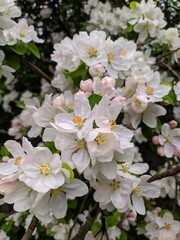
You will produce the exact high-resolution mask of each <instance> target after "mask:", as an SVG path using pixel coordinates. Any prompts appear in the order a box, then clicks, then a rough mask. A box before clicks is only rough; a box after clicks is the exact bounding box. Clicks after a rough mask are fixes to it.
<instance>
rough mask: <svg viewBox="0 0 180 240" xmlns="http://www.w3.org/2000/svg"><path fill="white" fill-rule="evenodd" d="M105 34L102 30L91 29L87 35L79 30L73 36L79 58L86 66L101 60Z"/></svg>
mask: <svg viewBox="0 0 180 240" xmlns="http://www.w3.org/2000/svg"><path fill="white" fill-rule="evenodd" d="M105 38H106V34H105V32H103V31H93V32H91V33H90V35H88V34H87V33H86V32H80V34H79V35H75V36H74V38H73V44H74V47H75V49H76V51H77V53H78V56H79V58H80V59H81V60H82V61H83V62H85V63H86V64H87V65H88V66H93V65H95V64H98V63H100V62H101V59H102V58H105V56H104V45H105Z"/></svg>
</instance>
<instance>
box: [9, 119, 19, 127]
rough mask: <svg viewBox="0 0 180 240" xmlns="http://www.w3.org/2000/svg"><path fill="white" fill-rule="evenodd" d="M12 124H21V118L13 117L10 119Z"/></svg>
mask: <svg viewBox="0 0 180 240" xmlns="http://www.w3.org/2000/svg"><path fill="white" fill-rule="evenodd" d="M11 123H12V126H13V127H15V126H21V120H20V119H19V118H14V119H13V120H12V121H11Z"/></svg>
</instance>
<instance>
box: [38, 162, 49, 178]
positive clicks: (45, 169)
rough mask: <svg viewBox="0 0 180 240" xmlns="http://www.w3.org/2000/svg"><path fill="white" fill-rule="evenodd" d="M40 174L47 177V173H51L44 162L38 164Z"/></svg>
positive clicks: (47, 164)
mask: <svg viewBox="0 0 180 240" xmlns="http://www.w3.org/2000/svg"><path fill="white" fill-rule="evenodd" d="M40 172H41V173H42V174H44V175H46V176H47V175H48V174H49V173H51V168H50V166H49V163H46V162H41V163H40Z"/></svg>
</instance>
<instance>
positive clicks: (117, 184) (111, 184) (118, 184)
mask: <svg viewBox="0 0 180 240" xmlns="http://www.w3.org/2000/svg"><path fill="white" fill-rule="evenodd" d="M110 186H111V188H112V190H113V191H115V190H116V189H118V188H120V182H111V183H110Z"/></svg>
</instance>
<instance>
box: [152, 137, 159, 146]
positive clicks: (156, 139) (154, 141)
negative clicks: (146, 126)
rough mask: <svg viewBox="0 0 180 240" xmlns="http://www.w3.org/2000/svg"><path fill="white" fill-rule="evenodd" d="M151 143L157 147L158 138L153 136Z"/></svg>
mask: <svg viewBox="0 0 180 240" xmlns="http://www.w3.org/2000/svg"><path fill="white" fill-rule="evenodd" d="M152 142H153V143H154V144H155V145H158V144H159V138H158V136H154V137H153V138H152Z"/></svg>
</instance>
